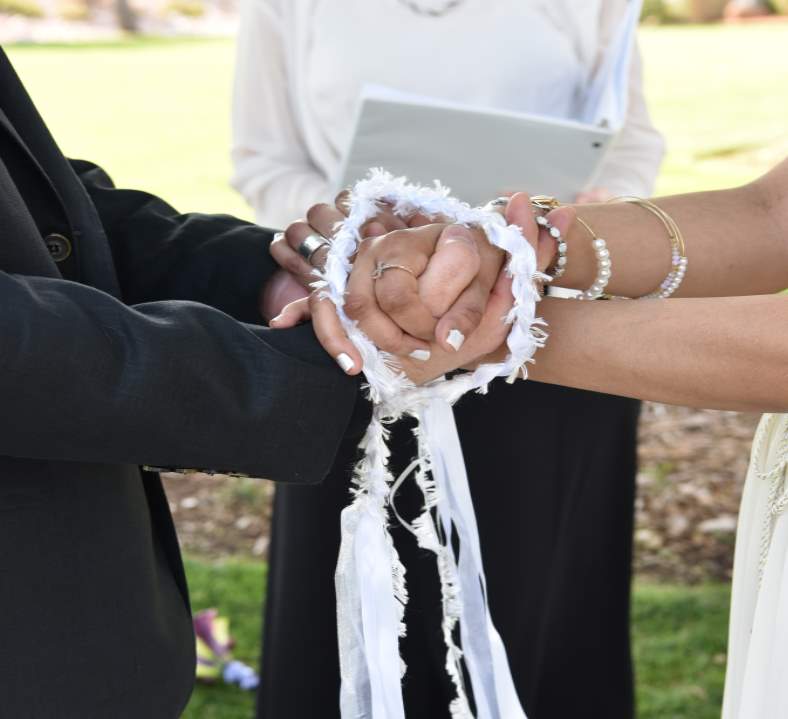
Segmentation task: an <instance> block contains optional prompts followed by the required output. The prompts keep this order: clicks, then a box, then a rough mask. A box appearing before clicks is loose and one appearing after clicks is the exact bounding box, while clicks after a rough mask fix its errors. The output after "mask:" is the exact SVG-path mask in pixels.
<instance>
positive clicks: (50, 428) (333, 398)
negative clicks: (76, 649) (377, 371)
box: [0, 273, 358, 482]
mask: <svg viewBox="0 0 788 719" xmlns="http://www.w3.org/2000/svg"><path fill="white" fill-rule="evenodd" d="M0 306H2V308H3V311H2V312H0V397H2V399H3V411H2V413H0V455H6V456H11V457H24V458H31V459H41V460H58V461H62V460H65V461H80V462H93V463H112V464H116V463H129V464H140V465H145V464H147V465H156V466H162V467H197V468H201V469H212V470H217V471H235V472H240V473H243V474H248V475H253V476H256V477H266V478H269V479H274V480H279V481H292V482H317V481H320V480H321V479H322V478H323V476H324V475H325V474H326V473H327V471H328V469H329V467H330V465H331V464H332V462H333V459H334V455H335V453H336V451H337V448H338V446H339V443H340V440H341V439H342V436H343V435H344V433H345V431H346V429H347V426H348V423H349V421H350V418H351V415H352V413H353V410H354V406H355V403H356V398H357V394H358V392H357V387H358V383H357V380H354V379H352V378H350V377H347V376H346V375H344V374H343V373H342V372H341V371H340V370H339V369H338V368H337V367H336V365H335V364H334V363H333V361H332V360H331V358H330V357H329V356H328V355H326V354H325V353H324V352H322V350H321V349H320V346H319V345H318V344H317V342H316V341H315V339H314V335H313V334H312V330H311V327H310V326H303V327H300V328H297V329H296V330H292V331H289V332H281V333H279V332H276V331H274V330H268V329H265V328H262V327H258V326H255V325H250V324H244V323H241V322H238V321H236V320H235V319H233V318H231V317H230V316H228V315H227V314H225V313H224V312H222V311H220V310H218V309H215V308H213V307H209V306H207V305H203V304H196V303H191V302H185V301H163V302H152V303H143V304H138V305H135V306H127V305H125V304H123V303H121V302H120V301H118V300H116V299H114V298H113V297H111V296H109V295H107V294H105V293H102V292H100V291H98V290H96V289H93V288H91V287H87V286H84V285H81V284H77V283H73V282H69V281H66V280H60V279H51V278H41V277H28V276H20V275H12V274H7V273H0ZM55 479H56V478H55Z"/></svg>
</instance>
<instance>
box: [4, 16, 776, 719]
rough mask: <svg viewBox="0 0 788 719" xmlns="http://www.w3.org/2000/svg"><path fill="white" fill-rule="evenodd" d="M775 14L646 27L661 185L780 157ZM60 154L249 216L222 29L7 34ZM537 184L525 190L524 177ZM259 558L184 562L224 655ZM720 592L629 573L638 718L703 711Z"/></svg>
mask: <svg viewBox="0 0 788 719" xmlns="http://www.w3.org/2000/svg"><path fill="white" fill-rule="evenodd" d="M785 34H786V28H785V26H784V25H780V24H773V25H762V26H761V25H747V26H728V27H702V28H701V27H682V28H658V29H646V30H644V32H643V37H642V46H643V51H644V56H645V63H646V80H647V82H646V91H647V95H648V97H649V100H650V102H651V108H652V112H653V114H654V118H655V120H656V122H657V125H658V126H659V127H660V128H661V129H662V130H663V132H664V133H665V135H666V137H667V140H668V147H669V153H668V157H667V160H666V163H665V167H664V171H663V173H662V175H661V177H660V180H659V184H658V190H659V192H660V193H662V194H666V193H672V192H682V191H691V190H699V189H710V188H717V187H723V186H728V185H735V184H739V183H742V182H746V181H748V180H750V179H752V178H754V177H756V176H757V175H758V174H760V173H761V172H763V171H764V170H765V169H766V168H768V167H769V166H771V165H773V164H775V163H776V162H777V161H778V160H779V159H781V158H782V157H783V156H785V155H787V154H788V130H786V126H785V118H786V117H788V63H785V62H782V61H781V58H783V57H784V52H785ZM10 55H11V57H12V59H13V61H14V62H15V64H16V66H17V68H18V70H19V72H20V74H21V76H22V78H23V80H24V81H25V83H26V84H27V85H28V88H29V90H30V92H31V93H32V95H33V97H34V99H35V100H36V101H37V103H38V105H39V108H40V110H41V112H42V114H43V115H44V117H45V118H46V120H47V121H48V123H49V124H50V127H51V128H52V130H53V132H54V134H55V136H56V138H57V139H58V140H59V142H60V144H61V146H62V148H63V149H64V151H65V152H66V153H67V154H70V155H72V156H75V157H84V158H89V159H92V160H94V161H97V162H99V163H100V164H102V165H103V166H104V167H105V168H106V169H107V170H108V171H109V172H110V173H111V174H112V175H113V177H114V178H115V180H116V182H117V183H118V184H119V185H123V186H132V187H142V188H146V189H149V190H150V191H152V192H155V193H157V194H160V195H162V196H164V197H165V198H167V199H169V200H170V201H171V202H173V203H174V204H175V205H176V206H178V207H180V208H183V209H198V210H200V211H205V212H211V211H221V212H231V213H234V214H238V215H241V216H247V217H248V216H249V212H248V210H247V208H246V207H245V206H244V204H243V202H242V201H241V199H240V198H239V197H238V196H237V195H236V194H235V193H234V192H233V191H232V190H230V189H229V188H228V186H227V178H228V177H229V174H230V163H229V158H228V149H227V148H228V143H229V118H228V112H229V102H230V88H231V77H232V61H233V46H232V43H231V42H229V41H226V40H207V41H129V42H121V43H115V44H111V45H103V44H97V45H86V46H79V47H66V46H56V45H53V46H38V47H32V46H31V47H13V48H10ZM536 189H538V188H536ZM264 571H265V570H264V567H263V566H262V565H254V564H243V563H234V564H216V565H209V564H204V563H201V562H199V561H197V560H192V561H190V562H189V565H188V573H189V577H190V580H191V584H192V598H193V600H194V605H195V607H196V608H203V607H206V606H214V605H216V606H219V607H220V608H221V609H222V610H224V611H225V612H227V613H228V614H229V615H230V616H231V618H232V623H233V631H234V634H235V635H236V637H237V638H238V642H239V643H238V651H237V654H238V656H239V658H241V659H245V660H247V661H252V662H253V661H255V660H256V657H257V651H258V638H259V621H260V619H259V617H260V612H259V608H260V602H261V595H262V587H263V577H264ZM727 604H728V592H727V589H726V588H724V587H715V586H711V587H693V588H682V587H657V586H653V585H646V586H639V587H638V588H637V591H636V594H635V605H634V637H635V652H636V659H637V671H638V694H639V703H640V716H641V719H684V718H686V719H706V718H709V719H711V717H717V716H718V714H719V703H720V698H721V694H722V681H723V673H724V661H725V657H724V652H725V635H726V632H725V625H726V622H727ZM250 711H251V698H250V697H249V696H248V695H245V694H243V693H241V692H240V691H236V690H230V689H226V688H214V687H212V688H199V689H198V690H197V692H196V693H195V696H194V699H193V701H192V704H191V706H190V709H189V711H188V712H187V715H186V716H187V717H189V718H190V719H241V718H244V719H247V718H248V717H249V716H250Z"/></svg>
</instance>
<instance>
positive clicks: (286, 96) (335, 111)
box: [232, 0, 663, 227]
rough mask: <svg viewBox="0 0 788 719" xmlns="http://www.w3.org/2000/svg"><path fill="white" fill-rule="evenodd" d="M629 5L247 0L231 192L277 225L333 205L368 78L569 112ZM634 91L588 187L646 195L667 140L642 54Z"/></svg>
mask: <svg viewBox="0 0 788 719" xmlns="http://www.w3.org/2000/svg"><path fill="white" fill-rule="evenodd" d="M419 2H420V3H421V4H422V5H424V4H429V0H419ZM626 2H627V0H584V2H582V3H581V2H577V1H576V0H464V2H463V3H462V4H461V5H460V6H459V7H457V8H456V9H454V10H452V11H450V12H448V13H447V14H446V15H444V16H442V17H427V16H422V15H418V14H416V13H414V12H413V11H412V10H410V9H409V8H408V7H407V6H406V5H405V4H404V3H403V2H402V0H243V2H242V9H241V26H240V34H239V38H238V57H237V69H236V78H235V89H234V99H233V146H232V158H233V163H234V168H235V171H234V175H233V179H232V185H233V187H235V188H236V189H237V190H238V191H239V192H240V193H241V194H242V195H243V196H244V197H245V198H246V200H247V201H248V202H249V204H250V205H251V206H252V207H253V208H254V210H255V215H256V218H257V221H258V222H259V223H260V224H263V225H268V226H272V227H284V226H286V225H287V224H288V223H290V222H292V221H293V220H295V219H297V218H299V217H300V216H301V215H302V214H303V213H304V211H305V210H306V208H308V207H309V206H310V205H312V204H314V203H316V202H323V201H329V200H331V198H332V195H333V192H334V189H335V182H336V178H337V174H338V173H339V171H340V163H341V159H342V154H343V152H344V151H345V149H346V147H347V144H348V142H349V139H350V137H349V136H350V133H351V132H352V130H353V118H354V111H355V107H356V102H357V98H358V95H359V92H360V89H361V87H362V85H363V84H364V83H375V84H380V85H386V86H388V87H391V88H394V89H396V90H400V91H403V92H410V93H417V94H421V95H427V96H431V97H436V98H440V99H445V100H451V101H457V102H462V103H466V104H472V105H477V106H486V107H494V108H499V109H505V110H513V111H521V112H535V113H540V114H543V115H553V116H557V117H564V118H572V117H575V116H576V114H577V112H578V111H579V107H580V99H581V98H582V96H583V94H584V90H585V88H586V87H587V85H588V84H589V82H590V80H591V78H593V76H594V72H595V70H596V69H597V66H598V64H599V63H600V61H601V58H602V56H603V54H604V51H605V48H606V47H607V45H608V43H609V42H610V40H611V36H612V34H613V33H614V32H615V30H616V28H617V27H618V23H619V22H620V20H621V18H622V17H623V13H624V8H625V6H626ZM433 4H434V3H433ZM629 93H630V97H629V110H628V115H627V119H626V123H625V125H624V127H623V129H622V131H621V132H620V134H619V136H618V137H617V138H616V141H615V143H614V144H613V146H612V147H611V149H610V151H609V152H608V155H607V157H606V160H605V163H604V166H603V168H602V172H601V174H600V176H599V178H598V180H597V183H596V184H597V186H599V187H604V188H607V189H609V190H610V191H612V192H613V193H615V194H637V195H644V196H647V195H649V194H650V193H651V191H652V189H653V183H654V179H655V177H656V174H657V170H658V168H659V164H660V161H661V159H662V155H663V142H662V138H661V136H660V135H659V133H658V132H657V131H656V130H655V128H654V126H653V125H652V123H651V120H650V118H649V114H648V110H647V108H646V104H645V100H644V97H643V92H642V86H641V68H640V59H639V56H638V57H637V58H636V59H635V62H633V63H632V74H631V81H630V87H629ZM523 189H525V190H531V191H533V192H538V191H541V188H523Z"/></svg>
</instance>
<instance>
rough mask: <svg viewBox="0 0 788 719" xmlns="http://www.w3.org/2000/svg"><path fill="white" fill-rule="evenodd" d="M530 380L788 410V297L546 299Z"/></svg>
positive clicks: (672, 400)
mask: <svg viewBox="0 0 788 719" xmlns="http://www.w3.org/2000/svg"><path fill="white" fill-rule="evenodd" d="M540 309H541V312H540V314H543V316H544V317H545V319H547V320H548V322H549V324H550V328H551V329H550V335H551V336H550V340H549V342H548V343H547V347H546V348H544V349H542V350H540V351H539V353H538V354H537V356H536V364H535V365H533V366H532V367H531V368H530V369H529V376H530V378H531V379H533V380H536V381H540V382H547V383H550V384H562V385H566V386H570V387H578V388H581V389H590V390H595V391H599V392H607V393H610V394H618V395H624V396H629V397H637V398H640V399H647V400H654V401H659V402H666V403H669V404H680V405H687V406H695V407H706V408H711V409H729V410H740V411H760V412H785V411H788V329H786V328H788V297H783V296H771V297H731V298H716V299H671V300H664V301H659V300H653V301H641V302H625V301H613V302H577V301H572V300H558V299H546V300H544V302H543V304H542V306H541V308H540Z"/></svg>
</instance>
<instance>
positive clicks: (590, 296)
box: [577, 217, 613, 300]
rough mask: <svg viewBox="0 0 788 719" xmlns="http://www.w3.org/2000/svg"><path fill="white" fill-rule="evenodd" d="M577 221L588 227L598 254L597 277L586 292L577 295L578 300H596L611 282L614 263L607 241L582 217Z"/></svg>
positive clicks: (595, 252)
mask: <svg viewBox="0 0 788 719" xmlns="http://www.w3.org/2000/svg"><path fill="white" fill-rule="evenodd" d="M577 221H578V222H579V223H580V224H581V225H582V226H583V227H585V228H586V231H587V232H588V234H590V235H591V246H592V247H593V248H594V254H595V255H596V266H597V271H596V279H595V280H594V283H593V284H592V285H591V287H589V288H588V289H587V290H585V291H584V292H581V293H580V294H579V295H577V299H578V300H596V299H599V298H600V297H602V296H603V295H604V292H605V288H606V287H607V283H608V282H610V276H611V275H612V274H613V263H612V262H611V261H610V250H608V249H607V242H605V241H604V240H603V239H602V238H601V237H597V234H596V232H594V231H593V230H592V229H591V227H590V226H589V225H588V223H587V222H586V221H585V220H583V219H582V218H580V217H578V218H577Z"/></svg>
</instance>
